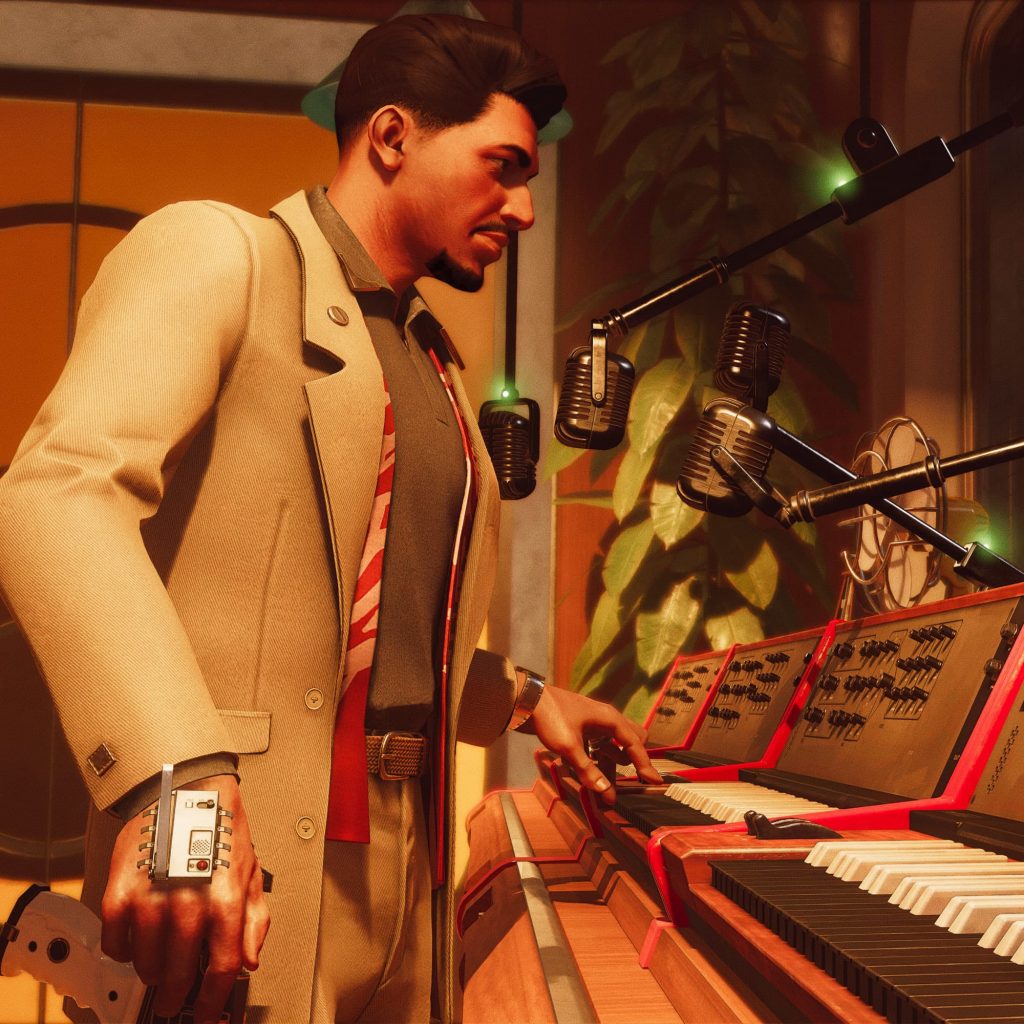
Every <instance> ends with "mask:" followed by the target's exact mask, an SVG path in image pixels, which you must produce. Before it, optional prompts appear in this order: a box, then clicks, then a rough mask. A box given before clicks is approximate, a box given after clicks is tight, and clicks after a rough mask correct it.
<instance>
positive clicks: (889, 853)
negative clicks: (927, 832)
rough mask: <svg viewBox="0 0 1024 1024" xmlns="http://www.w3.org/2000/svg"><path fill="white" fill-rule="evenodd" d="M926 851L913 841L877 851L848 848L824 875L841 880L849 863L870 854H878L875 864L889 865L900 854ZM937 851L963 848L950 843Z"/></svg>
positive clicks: (833, 860)
mask: <svg viewBox="0 0 1024 1024" xmlns="http://www.w3.org/2000/svg"><path fill="white" fill-rule="evenodd" d="M924 849H926V847H922V846H919V845H918V844H917V843H915V842H913V841H910V840H908V841H906V842H902V843H893V844H892V845H891V846H887V847H878V848H877V849H873V850H872V849H865V850H857V849H856V848H855V847H852V846H851V847H850V848H849V849H846V850H840V851H839V852H838V853H837V854H836V856H835V857H833V858H832V861H831V863H830V864H829V866H828V867H827V868H825V872H826V874H829V875H835V876H836V877H837V878H841V877H842V874H843V872H844V871H845V870H846V868H847V867H848V866H849V864H850V861H851V859H852V858H854V857H866V856H867V855H868V854H871V853H878V854H880V856H879V857H878V858H877V859H876V863H878V864H883V863H885V862H886V861H888V862H889V863H891V864H896V863H897V862H899V861H900V859H901V858H900V854H903V853H909V854H911V855H914V856H916V855H917V854H918V853H920V852H921V851H923V850H924ZM934 849H935V850H937V851H941V850H962V849H963V846H962V845H961V844H959V843H951V844H949V845H948V846H941V847H935V848H934Z"/></svg>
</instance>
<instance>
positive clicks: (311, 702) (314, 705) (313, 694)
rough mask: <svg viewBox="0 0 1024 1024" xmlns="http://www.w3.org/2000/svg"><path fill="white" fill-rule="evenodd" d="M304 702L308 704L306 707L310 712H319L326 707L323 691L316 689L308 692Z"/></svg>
mask: <svg viewBox="0 0 1024 1024" xmlns="http://www.w3.org/2000/svg"><path fill="white" fill-rule="evenodd" d="M303 700H305V702H306V707H307V708H309V710H310V711H319V710H320V709H321V708H322V707H323V706H324V695H323V691H322V690H318V689H316V688H315V687H314V688H313V689H310V690H307V691H306V695H305V697H303Z"/></svg>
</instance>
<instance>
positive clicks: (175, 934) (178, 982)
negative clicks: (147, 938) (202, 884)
mask: <svg viewBox="0 0 1024 1024" xmlns="http://www.w3.org/2000/svg"><path fill="white" fill-rule="evenodd" d="M205 917H206V911H205V907H204V905H203V898H202V894H201V893H200V892H197V891H196V890H195V889H192V888H180V889H176V890H174V891H172V892H171V893H170V896H169V899H168V906H167V914H166V917H165V925H164V931H165V941H164V943H163V948H162V950H161V959H160V962H159V965H158V967H159V972H160V973H159V980H158V981H156V982H154V983H153V984H156V986H157V991H156V998H155V999H154V1002H153V1010H154V1012H155V1014H156V1015H157V1016H158V1017H172V1016H174V1014H176V1013H177V1012H178V1011H179V1010H180V1009H181V1007H182V1005H183V1004H184V1002H185V998H186V997H187V996H188V994H189V991H190V990H191V989H192V986H193V985H194V984H195V980H196V974H197V972H198V970H199V954H200V950H201V949H202V944H203V932H204V929H205V924H206V920H205ZM135 963H136V969H138V960H137V959H136V961H135ZM139 976H140V977H142V972H141V971H139Z"/></svg>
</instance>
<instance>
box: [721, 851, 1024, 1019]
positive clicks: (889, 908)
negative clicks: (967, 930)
mask: <svg viewBox="0 0 1024 1024" xmlns="http://www.w3.org/2000/svg"><path fill="white" fill-rule="evenodd" d="M711 867H712V884H713V885H714V886H715V887H716V888H718V889H720V890H721V891H722V892H724V893H725V894H726V895H728V896H730V898H732V899H733V900H734V901H735V902H736V903H738V904H739V905H740V906H742V907H743V908H744V909H746V910H747V911H748V913H750V914H751V915H752V916H753V917H754V918H755V919H757V920H759V921H761V922H762V923H763V924H765V925H766V926H767V927H769V928H771V929H772V931H774V932H775V933H776V934H777V935H779V936H780V937H782V938H783V939H785V940H786V941H787V942H788V943H789V944H790V945H792V946H793V947H794V948H796V949H798V950H799V951H800V952H802V953H803V954H804V955H805V956H807V957H808V959H810V960H811V961H812V962H814V963H815V964H817V965H818V966H819V967H821V968H822V969H823V970H825V971H826V972H827V973H828V974H830V975H831V976H832V977H833V978H835V979H836V980H837V981H838V982H840V983H841V984H843V985H845V986H846V987H847V988H848V989H849V990H850V991H852V992H854V993H855V994H856V995H858V996H859V997H860V998H861V999H862V1000H863V1001H864V1002H866V1003H867V1004H868V1005H870V1006H872V1007H873V1008H874V1009H875V1010H876V1011H877V1012H878V1013H880V1014H882V1015H883V1016H885V1017H886V1018H887V1019H888V1020H891V1021H893V1022H894V1024H916V1022H918V1021H920V1022H922V1024H924V1022H942V1021H944V1020H946V1019H947V1018H948V1017H949V1015H950V1014H951V1013H955V1014H956V1015H957V1017H964V1018H965V1019H968V1020H969V1019H970V1015H971V1014H972V1013H975V1012H978V1013H979V1019H981V1018H982V1017H985V1016H993V1015H994V1019H999V1013H1000V1012H1002V1011H1001V1010H1000V1007H1003V1006H1005V1007H1007V1008H1009V1007H1014V1006H1016V1008H1017V1011H1018V1013H1017V1016H1016V1018H1013V1017H1011V1018H1010V1019H1017V1020H1024V967H1021V966H1019V965H1017V964H1012V963H1010V962H1009V961H1006V960H1003V959H1002V958H1000V957H997V956H996V955H995V954H994V953H993V952H992V951H991V950H988V949H982V948H981V947H980V946H978V944H977V940H978V936H976V935H953V934H951V933H950V932H948V931H946V930H945V929H942V928H938V927H937V926H936V925H935V920H936V918H935V917H925V916H914V915H911V914H910V913H909V912H907V911H905V910H901V909H900V908H899V907H898V906H896V905H895V904H891V903H889V898H888V896H884V895H875V894H872V893H868V892H865V891H864V890H862V889H860V888H858V886H857V885H856V884H855V883H850V882H844V881H842V880H840V879H837V878H835V877H834V876H831V875H828V874H826V873H825V872H824V871H822V870H821V869H819V868H813V867H810V866H809V865H807V864H804V863H802V862H799V861H722V862H716V863H712V865H711ZM968 1006H971V1007H973V1008H971V1009H968Z"/></svg>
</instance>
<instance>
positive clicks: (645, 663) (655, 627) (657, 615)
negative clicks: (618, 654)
mask: <svg viewBox="0 0 1024 1024" xmlns="http://www.w3.org/2000/svg"><path fill="white" fill-rule="evenodd" d="M693 582H694V578H693V577H690V578H688V579H684V580H682V581H681V582H679V583H677V584H676V585H675V586H674V587H673V588H672V590H671V592H670V593H669V595H668V597H667V598H666V599H665V602H664V603H663V604H662V606H661V607H660V608H659V609H658V610H657V611H656V612H654V613H653V614H646V615H638V616H637V619H636V660H637V664H638V665H639V666H640V669H641V671H642V672H645V673H646V674H647V675H649V676H655V675H657V674H658V673H659V672H662V671H664V669H665V667H666V666H667V665H668V664H669V662H670V661H671V660H672V659H673V658H674V657H675V656H676V655H677V654H678V653H679V652H680V651H681V650H682V649H683V648H684V647H685V646H686V642H687V640H689V639H690V635H691V634H692V633H693V631H694V629H695V628H696V626H697V623H698V622H699V620H700V613H701V606H700V602H698V601H695V600H694V599H693V596H692V593H691V589H692V585H693Z"/></svg>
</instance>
